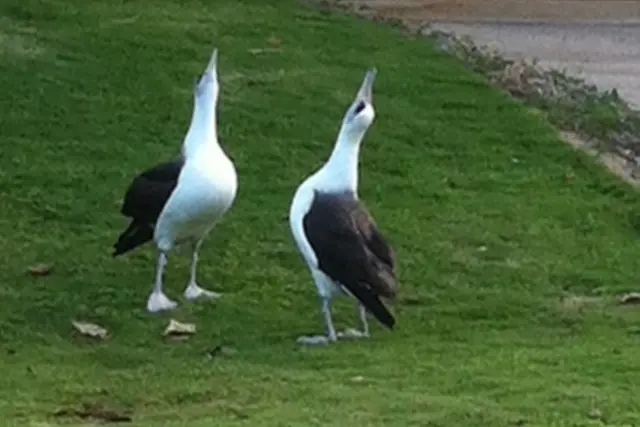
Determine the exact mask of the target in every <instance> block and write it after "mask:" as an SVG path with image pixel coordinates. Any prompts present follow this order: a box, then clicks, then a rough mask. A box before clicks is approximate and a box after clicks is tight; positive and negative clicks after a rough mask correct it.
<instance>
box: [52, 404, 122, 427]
mask: <svg viewBox="0 0 640 427" xmlns="http://www.w3.org/2000/svg"><path fill="white" fill-rule="evenodd" d="M53 415H54V416H56V417H78V418H82V419H83V420H93V421H97V422H99V423H101V424H103V423H104V424H107V423H130V422H133V418H131V416H129V415H127V414H125V413H123V412H119V411H114V410H112V409H107V408H104V407H103V406H101V405H96V404H88V403H85V404H83V405H82V409H74V408H65V409H60V410H59V411H56V412H55V413H54V414H53Z"/></svg>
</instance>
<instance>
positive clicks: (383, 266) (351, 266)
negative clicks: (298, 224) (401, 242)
mask: <svg viewBox="0 0 640 427" xmlns="http://www.w3.org/2000/svg"><path fill="white" fill-rule="evenodd" d="M303 224H304V229H305V234H306V236H307V240H309V243H310V244H311V247H312V248H313V250H314V252H315V253H316V256H317V258H318V264H319V268H320V270H322V271H323V272H324V273H325V274H326V275H327V276H329V277H330V278H331V279H333V280H335V281H336V282H338V283H340V284H342V285H343V286H344V287H345V288H347V290H348V291H349V292H350V293H351V294H353V295H354V296H355V297H356V298H358V300H360V302H361V303H362V304H363V305H364V306H365V307H367V308H368V309H369V311H371V312H372V314H373V315H374V316H376V318H378V320H380V321H381V322H382V323H385V324H386V323H389V322H390V321H389V317H391V319H393V317H392V316H391V314H390V313H389V312H388V310H387V309H386V308H385V307H384V305H383V304H382V303H381V302H380V299H379V298H380V297H385V298H394V297H395V296H396V292H397V288H398V283H397V279H396V274H395V255H394V252H393V249H392V248H391V247H390V246H389V245H388V244H387V242H386V241H385V239H384V237H383V236H382V234H381V233H380V232H379V231H378V229H377V227H376V225H375V223H374V221H373V219H372V218H371V216H370V215H369V213H368V212H367V210H366V208H365V207H364V205H363V204H362V203H360V202H359V201H358V200H357V199H356V198H355V197H354V196H353V195H352V194H349V193H344V194H323V193H319V192H316V194H315V198H314V202H313V204H312V206H311V209H310V210H309V212H308V213H307V215H305V217H304V218H303ZM374 310H376V311H377V312H378V313H376V312H375V311H374ZM383 318H384V319H385V320H383ZM387 326H389V325H387Z"/></svg>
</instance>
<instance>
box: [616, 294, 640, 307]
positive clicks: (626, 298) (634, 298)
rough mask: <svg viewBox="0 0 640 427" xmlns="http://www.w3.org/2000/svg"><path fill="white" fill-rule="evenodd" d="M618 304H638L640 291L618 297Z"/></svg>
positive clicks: (639, 302)
mask: <svg viewBox="0 0 640 427" xmlns="http://www.w3.org/2000/svg"><path fill="white" fill-rule="evenodd" d="M618 303H619V304H640V292H629V293H626V294H624V295H621V296H620V297H618Z"/></svg>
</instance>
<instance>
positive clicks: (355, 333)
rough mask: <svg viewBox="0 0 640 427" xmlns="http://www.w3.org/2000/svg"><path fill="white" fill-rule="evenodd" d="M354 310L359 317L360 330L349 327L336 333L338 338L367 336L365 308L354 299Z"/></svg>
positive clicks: (367, 325) (367, 326)
mask: <svg viewBox="0 0 640 427" xmlns="http://www.w3.org/2000/svg"><path fill="white" fill-rule="evenodd" d="M356 311H357V312H358V317H359V318H360V325H361V327H362V330H357V329H353V328H349V329H347V330H346V331H344V332H341V333H339V334H338V338H352V339H353V338H367V337H369V323H368V322H367V310H366V309H365V308H364V306H363V305H362V304H360V302H358V301H356Z"/></svg>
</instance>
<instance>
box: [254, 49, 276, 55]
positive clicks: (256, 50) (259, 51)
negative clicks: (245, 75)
mask: <svg viewBox="0 0 640 427" xmlns="http://www.w3.org/2000/svg"><path fill="white" fill-rule="evenodd" d="M279 51H280V49H278V48H267V49H261V48H254V49H249V53H250V54H252V55H257V54H259V53H269V52H279Z"/></svg>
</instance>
